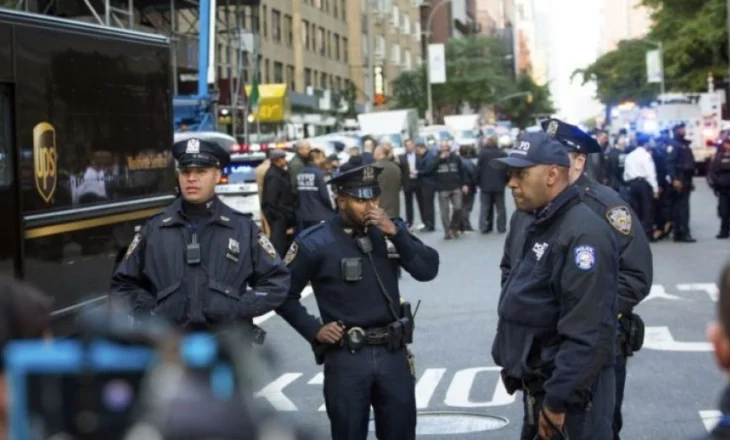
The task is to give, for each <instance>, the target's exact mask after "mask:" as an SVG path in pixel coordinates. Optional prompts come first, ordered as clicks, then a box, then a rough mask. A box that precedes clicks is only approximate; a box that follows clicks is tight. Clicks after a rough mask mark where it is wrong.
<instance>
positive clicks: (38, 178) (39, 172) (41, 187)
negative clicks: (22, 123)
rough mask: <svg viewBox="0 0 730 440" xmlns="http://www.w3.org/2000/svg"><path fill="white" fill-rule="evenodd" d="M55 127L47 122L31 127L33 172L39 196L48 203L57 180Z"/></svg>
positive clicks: (54, 190)
mask: <svg viewBox="0 0 730 440" xmlns="http://www.w3.org/2000/svg"><path fill="white" fill-rule="evenodd" d="M56 159H57V152H56V129H55V128H53V125H51V124H49V123H48V122H41V123H40V124H38V125H36V126H35V127H33V162H34V167H33V174H34V176H35V187H36V189H37V190H38V194H40V196H41V198H43V200H44V201H45V202H46V203H50V201H51V198H53V194H54V193H55V192H56V182H57V174H58V173H57V170H58V167H57V163H56Z"/></svg>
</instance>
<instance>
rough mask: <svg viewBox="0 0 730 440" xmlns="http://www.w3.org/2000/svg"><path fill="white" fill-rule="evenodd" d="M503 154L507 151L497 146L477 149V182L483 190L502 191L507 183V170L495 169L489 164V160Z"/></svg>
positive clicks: (503, 155)
mask: <svg viewBox="0 0 730 440" xmlns="http://www.w3.org/2000/svg"><path fill="white" fill-rule="evenodd" d="M505 156H507V153H505V152H504V150H502V149H500V148H498V147H484V148H482V149H481V150H480V151H479V159H478V160H477V182H478V183H479V189H480V190H482V191H483V192H500V191H504V188H505V186H506V185H507V170H506V169H501V170H496V169H494V168H492V167H491V166H490V165H489V161H491V160H492V159H498V158H501V157H505Z"/></svg>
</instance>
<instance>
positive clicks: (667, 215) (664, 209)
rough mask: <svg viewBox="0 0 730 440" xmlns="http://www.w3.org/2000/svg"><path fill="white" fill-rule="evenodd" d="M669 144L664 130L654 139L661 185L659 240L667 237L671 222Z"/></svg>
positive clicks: (657, 208) (657, 206)
mask: <svg viewBox="0 0 730 440" xmlns="http://www.w3.org/2000/svg"><path fill="white" fill-rule="evenodd" d="M668 142H669V133H668V131H666V130H662V131H661V132H660V135H659V136H658V137H656V138H655V139H654V147H653V148H652V149H651V158H652V159H653V160H654V168H655V169H656V181H657V184H658V185H659V198H658V199H657V200H656V201H655V203H654V230H655V231H657V232H658V235H656V237H655V238H657V239H662V238H664V237H665V233H664V227H665V225H666V224H667V223H668V222H669V221H671V206H670V203H669V192H670V191H669V189H670V188H671V185H670V184H669V183H668V182H667V143H668ZM657 232H655V234H657Z"/></svg>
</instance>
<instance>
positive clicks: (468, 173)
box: [459, 145, 477, 234]
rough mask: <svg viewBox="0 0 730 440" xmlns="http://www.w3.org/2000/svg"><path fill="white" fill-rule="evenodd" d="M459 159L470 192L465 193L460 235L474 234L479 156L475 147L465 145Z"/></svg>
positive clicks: (460, 149)
mask: <svg viewBox="0 0 730 440" xmlns="http://www.w3.org/2000/svg"><path fill="white" fill-rule="evenodd" d="M459 157H460V158H461V166H462V167H463V168H464V176H465V180H466V186H467V187H468V190H467V191H466V192H465V193H464V199H463V200H462V208H461V227H460V228H459V232H460V233H462V234H463V233H464V232H472V231H474V228H472V226H471V212H472V210H473V209H474V199H475V197H476V193H477V164H476V162H477V159H476V157H477V155H476V149H475V147H474V146H473V145H464V146H463V147H460V148H459Z"/></svg>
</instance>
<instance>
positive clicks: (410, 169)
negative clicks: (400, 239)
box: [398, 139, 423, 226]
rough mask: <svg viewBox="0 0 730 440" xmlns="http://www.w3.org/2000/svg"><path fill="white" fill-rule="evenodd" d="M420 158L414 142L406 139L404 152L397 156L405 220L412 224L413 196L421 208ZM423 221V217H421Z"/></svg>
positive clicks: (420, 208)
mask: <svg viewBox="0 0 730 440" xmlns="http://www.w3.org/2000/svg"><path fill="white" fill-rule="evenodd" d="M421 161H422V158H421V157H420V156H419V155H418V154H417V153H416V143H415V142H414V141H413V139H408V140H407V141H406V152H405V153H404V154H401V155H400V156H399V157H398V164H399V165H400V174H401V180H402V182H403V196H404V198H405V202H406V222H407V223H408V224H409V225H411V226H413V222H414V220H415V219H414V217H413V199H414V197H415V199H416V203H418V208H419V210H422V209H423V206H422V205H423V202H422V200H421V188H420V186H419V184H418V167H419V165H420V164H421ZM421 221H423V219H421Z"/></svg>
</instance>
